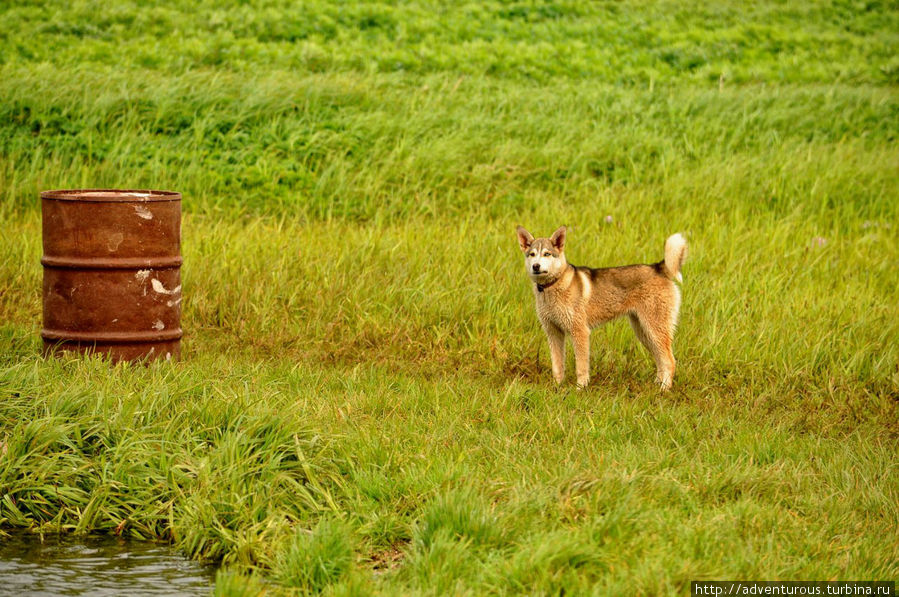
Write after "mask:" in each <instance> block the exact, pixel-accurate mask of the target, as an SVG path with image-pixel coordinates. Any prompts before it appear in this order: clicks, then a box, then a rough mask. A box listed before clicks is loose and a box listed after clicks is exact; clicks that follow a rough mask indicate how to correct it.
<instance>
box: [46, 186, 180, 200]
mask: <svg viewBox="0 0 899 597" xmlns="http://www.w3.org/2000/svg"><path fill="white" fill-rule="evenodd" d="M41 199H54V200H57V201H83V202H88V203H145V202H151V201H181V193H179V192H178V191H163V190H154V189H58V190H55V191H41Z"/></svg>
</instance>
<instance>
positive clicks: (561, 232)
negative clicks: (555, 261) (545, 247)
mask: <svg viewBox="0 0 899 597" xmlns="http://www.w3.org/2000/svg"><path fill="white" fill-rule="evenodd" d="M566 231H567V230H566V228H565V226H559V229H558V230H556V231H555V232H553V235H552V237H551V238H550V239H549V240H550V241H551V242H552V244H553V246H554V247H555V248H557V249H558V250H559V251H562V250H564V249H565V232H566Z"/></svg>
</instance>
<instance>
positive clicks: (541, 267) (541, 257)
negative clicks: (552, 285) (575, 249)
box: [518, 226, 568, 284]
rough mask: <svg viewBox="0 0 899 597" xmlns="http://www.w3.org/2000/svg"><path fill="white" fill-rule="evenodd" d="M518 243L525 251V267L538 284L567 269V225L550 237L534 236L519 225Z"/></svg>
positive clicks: (554, 277)
mask: <svg viewBox="0 0 899 597" xmlns="http://www.w3.org/2000/svg"><path fill="white" fill-rule="evenodd" d="M518 244H519V245H520V246H521V251H522V253H524V267H525V269H526V270H527V272H528V275H529V276H530V277H531V280H533V281H534V282H536V283H537V284H546V283H549V282H551V281H553V280H555V279H556V278H558V277H559V276H560V275H562V272H564V271H565V267H566V266H567V265H568V262H567V261H566V260H565V226H561V227H560V228H559V229H558V230H556V231H555V232H553V235H552V236H551V237H549V238H534V237H533V236H531V233H530V232H528V231H527V230H525V229H524V228H522V227H521V226H519V227H518Z"/></svg>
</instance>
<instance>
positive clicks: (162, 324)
mask: <svg viewBox="0 0 899 597" xmlns="http://www.w3.org/2000/svg"><path fill="white" fill-rule="evenodd" d="M41 212H42V217H43V241H44V255H43V257H42V258H41V264H42V265H43V266H44V326H43V329H42V330H41V337H42V338H43V340H44V351H45V353H55V352H58V351H69V350H74V351H79V352H88V353H93V352H96V353H102V354H105V355H108V356H109V357H110V358H111V359H112V360H113V361H121V360H138V359H146V360H152V359H157V358H163V359H168V358H177V357H178V356H179V354H180V348H181V336H182V331H181V262H182V258H181V194H180V193H176V192H173V191H149V190H119V189H80V190H64V191H44V192H42V193H41Z"/></svg>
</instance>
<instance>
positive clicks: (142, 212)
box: [134, 205, 153, 220]
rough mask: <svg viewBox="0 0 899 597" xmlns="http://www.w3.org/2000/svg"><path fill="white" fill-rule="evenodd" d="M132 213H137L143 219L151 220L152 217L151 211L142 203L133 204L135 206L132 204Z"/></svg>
mask: <svg viewBox="0 0 899 597" xmlns="http://www.w3.org/2000/svg"><path fill="white" fill-rule="evenodd" d="M134 213H136V214H137V217H139V218H143V219H145V220H152V219H153V212H151V211H150V210H149V209H147V208H146V207H144V206H143V205H135V206H134Z"/></svg>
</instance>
